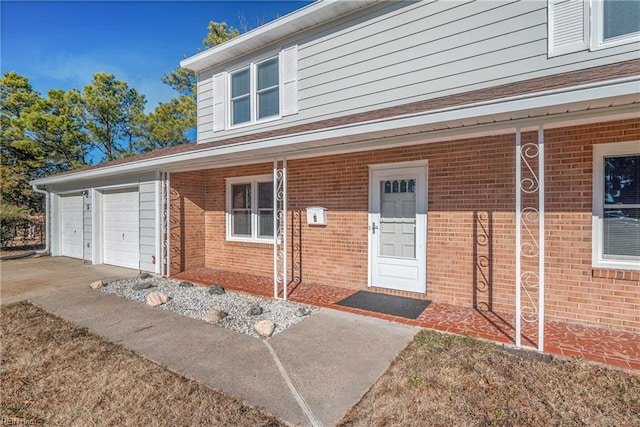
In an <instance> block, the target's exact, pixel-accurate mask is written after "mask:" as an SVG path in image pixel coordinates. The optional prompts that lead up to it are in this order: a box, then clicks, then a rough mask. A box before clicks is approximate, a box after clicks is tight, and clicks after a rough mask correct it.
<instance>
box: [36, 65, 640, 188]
mask: <svg viewBox="0 0 640 427" xmlns="http://www.w3.org/2000/svg"><path fill="white" fill-rule="evenodd" d="M639 85H640V76H636V77H633V78H626V79H620V80H616V81H608V82H604V83H598V84H591V85H584V86H574V87H571V88H564V89H560V90H554V91H548V92H544V93H535V94H530V95H524V96H518V97H512V98H507V99H501V100H497V101H492V102H483V103H478V104H470V105H465V106H457V107H452V108H445V109H439V110H431V111H426V112H422V113H416V114H411V115H405V116H399V117H391V118H385V119H379V120H373V121H369V122H362V123H354V124H349V125H344V126H337V127H332V128H327V129H321V130H316V131H311V132H304V133H297V134H291V135H285V136H278V137H273V138H266V139H259V140H253V141H247V142H241V143H236V144H229V145H221V146H212V147H202V146H199V147H198V148H197V149H192V150H185V151H184V152H177V153H175V154H170V155H165V156H158V157H150V158H143V159H140V160H133V161H129V162H126V163H122V164H115V165H106V166H104V167H101V166H97V167H95V168H92V169H87V170H81V171H78V172H72V173H69V174H64V175H59V176H52V177H47V178H42V179H38V180H35V181H33V182H32V184H34V185H44V184H52V183H63V182H69V181H75V180H78V179H90V178H100V177H108V176H114V175H122V174H126V173H133V172H145V171H158V170H160V171H166V172H179V171H188V170H199V169H211V168H216V167H224V166H232V165H238V164H251V163H261V162H266V161H273V159H274V158H285V157H286V158H288V159H294V158H304V157H313V156H319V155H329V154H338V153H345V152H354V151H364V150H371V149H380V148H387V147H392V146H393V147H397V146H402V145H414V144H424V143H434V142H440V141H449V140H453V139H461V138H470V137H479V136H487V135H499V134H506V133H512V132H514V129H515V128H516V127H520V128H521V129H523V130H528V129H534V128H537V126H538V125H540V124H542V125H543V126H544V127H545V128H547V129H548V128H554V127H562V126H572V125H578V124H584V123H590V122H591V123H592V122H597V121H611V120H622V119H627V118H634V117H637V116H638V104H639V103H640V92H639V91H638V87H639ZM202 145H205V144H202Z"/></svg>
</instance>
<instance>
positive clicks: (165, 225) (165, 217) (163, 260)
mask: <svg viewBox="0 0 640 427" xmlns="http://www.w3.org/2000/svg"><path fill="white" fill-rule="evenodd" d="M170 191H171V190H170V187H169V173H168V172H161V173H160V203H161V205H160V211H161V215H162V218H161V221H162V222H161V223H160V224H161V225H160V233H161V234H160V239H161V247H160V274H161V275H162V277H169V275H170V274H171V272H170V271H169V262H170V260H169V248H170V244H171V242H170V241H169V239H170V236H171V233H170V231H169V215H170V206H169V204H170V200H169V199H170V197H169V194H170Z"/></svg>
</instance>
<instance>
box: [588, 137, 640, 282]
mask: <svg viewBox="0 0 640 427" xmlns="http://www.w3.org/2000/svg"><path fill="white" fill-rule="evenodd" d="M638 154H640V141H630V142H614V143H609V144H597V145H594V146H593V204H592V266H593V267H594V268H610V269H621V270H640V263H639V262H638V260H637V259H611V258H604V256H603V255H604V254H603V252H604V250H603V244H604V238H603V237H604V236H603V225H604V224H603V220H604V203H603V198H604V158H605V157H610V156H625V155H638ZM628 258H631V257H628Z"/></svg>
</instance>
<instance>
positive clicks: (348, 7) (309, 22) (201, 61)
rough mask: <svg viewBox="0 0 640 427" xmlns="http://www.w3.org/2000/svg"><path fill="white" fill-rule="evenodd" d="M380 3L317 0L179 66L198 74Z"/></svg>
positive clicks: (370, 0) (363, 0)
mask: <svg viewBox="0 0 640 427" xmlns="http://www.w3.org/2000/svg"><path fill="white" fill-rule="evenodd" d="M379 1H380V0H320V1H316V2H315V3H312V4H310V5H308V6H305V7H303V8H302V9H298V10H296V11H294V12H291V13H290V14H288V15H285V16H283V17H281V18H278V19H276V20H275V21H271V22H269V23H267V24H264V25H262V26H260V27H258V28H256V29H254V30H251V31H249V32H246V33H244V34H242V35H240V36H238V37H236V38H234V39H232V40H229V41H228V42H225V43H223V44H221V45H218V46H215V47H212V48H210V49H207V50H205V51H203V52H200V53H198V54H196V55H193V56H191V57H189V58H186V59H183V60H182V61H180V66H181V67H183V68H188V69H190V70H192V71H195V72H201V71H203V70H205V69H207V68H210V67H214V66H216V65H218V64H222V63H224V62H227V61H229V60H232V59H235V58H237V57H239V56H241V55H244V54H247V53H250V52H253V51H255V50H257V49H260V48H262V47H264V46H266V45H268V44H270V43H274V42H277V41H278V40H282V39H284V38H285V37H287V36H290V35H292V34H295V33H298V32H300V31H304V30H306V29H308V28H312V27H315V26H317V25H319V24H322V23H324V22H328V21H331V20H333V19H336V18H340V17H342V16H345V15H347V14H349V13H351V12H354V11H356V10H358V9H362V8H365V7H368V6H370V5H372V4H375V3H378V2H379Z"/></svg>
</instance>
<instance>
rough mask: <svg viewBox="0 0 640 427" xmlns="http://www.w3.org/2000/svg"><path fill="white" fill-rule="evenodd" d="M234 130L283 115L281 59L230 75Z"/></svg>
mask: <svg viewBox="0 0 640 427" xmlns="http://www.w3.org/2000/svg"><path fill="white" fill-rule="evenodd" d="M230 80H231V84H230V86H231V91H230V110H231V111H230V112H231V115H230V116H231V126H236V125H240V124H243V123H251V122H256V121H259V120H264V119H268V118H271V117H278V116H279V115H280V68H279V61H278V57H275V58H271V59H268V60H266V61H263V62H259V63H254V64H251V65H250V66H249V67H247V68H243V69H241V70H238V71H235V72H233V73H231V77H230Z"/></svg>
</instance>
